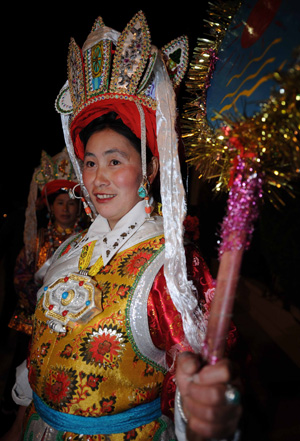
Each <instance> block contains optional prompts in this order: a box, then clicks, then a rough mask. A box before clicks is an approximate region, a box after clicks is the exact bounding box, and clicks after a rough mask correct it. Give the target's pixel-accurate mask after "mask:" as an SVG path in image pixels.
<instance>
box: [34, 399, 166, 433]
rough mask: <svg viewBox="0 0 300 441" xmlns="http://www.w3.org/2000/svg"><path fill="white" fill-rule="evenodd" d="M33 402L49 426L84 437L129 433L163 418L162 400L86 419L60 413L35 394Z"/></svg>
mask: <svg viewBox="0 0 300 441" xmlns="http://www.w3.org/2000/svg"><path fill="white" fill-rule="evenodd" d="M33 401H34V405H35V408H36V411H37V413H38V414H39V416H40V417H41V418H42V419H43V420H44V421H45V422H46V423H47V424H49V425H50V426H52V427H54V428H55V429H57V430H61V431H63V432H72V433H77V434H82V435H98V434H103V435H109V434H113V433H123V432H129V431H130V430H133V429H136V428H137V427H140V426H143V425H144V424H148V423H151V422H152V421H154V420H156V419H157V418H159V417H160V416H161V407H160V398H157V399H156V400H154V401H151V402H150V403H146V404H140V405H139V406H136V407H133V408H132V409H129V410H126V411H125V412H121V413H117V414H114V415H105V416H101V417H84V416H80V415H72V414H69V413H63V412H58V411H57V410H54V409H52V408H51V407H49V406H48V405H47V404H45V403H44V402H43V401H42V400H41V399H40V398H39V397H38V396H37V395H36V394H35V393H34V392H33Z"/></svg>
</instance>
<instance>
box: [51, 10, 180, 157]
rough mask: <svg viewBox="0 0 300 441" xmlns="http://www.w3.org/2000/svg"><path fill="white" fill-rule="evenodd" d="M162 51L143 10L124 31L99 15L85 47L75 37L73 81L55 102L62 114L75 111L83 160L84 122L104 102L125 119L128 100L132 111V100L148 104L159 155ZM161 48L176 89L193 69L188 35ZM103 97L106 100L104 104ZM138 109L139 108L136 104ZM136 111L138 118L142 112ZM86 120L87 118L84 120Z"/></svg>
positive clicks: (71, 62)
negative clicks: (158, 83) (81, 132)
mask: <svg viewBox="0 0 300 441" xmlns="http://www.w3.org/2000/svg"><path fill="white" fill-rule="evenodd" d="M158 52H159V51H158V49H157V48H156V47H155V46H153V45H151V40H150V32H149V28H148V25H147V22H146V19H145V16H144V13H143V12H142V11H140V12H138V13H137V14H136V15H135V16H134V17H133V18H132V20H131V21H130V22H129V23H128V25H127V26H126V28H125V29H124V30H123V32H122V33H119V32H117V31H115V30H113V29H111V28H108V27H106V26H105V25H104V22H103V20H102V18H101V17H99V18H97V20H96V21H95V23H94V26H93V28H92V31H91V33H90V34H89V36H88V38H87V40H86V42H85V43H84V46H83V48H82V50H81V49H80V48H79V47H78V45H77V44H76V42H75V40H74V39H71V41H70V45H69V54H68V81H67V82H66V84H65V85H64V87H63V88H62V89H61V91H60V93H59V95H58V97H57V99H56V104H55V106H56V109H57V111H58V112H59V113H61V114H65V115H70V120H69V124H70V133H71V137H72V140H73V143H74V148H75V153H76V154H77V155H78V156H79V157H81V158H82V151H80V150H81V149H80V147H79V144H80V141H79V140H78V136H77V134H78V133H77V132H78V131H79V130H81V128H82V126H83V125H87V120H89V118H94V117H95V116H94V113H95V112H96V109H98V110H99V104H100V105H101V108H102V109H103V113H105V112H108V111H110V110H114V108H115V109H116V111H117V113H118V114H119V115H120V113H121V115H120V117H121V118H122V115H124V114H126V112H127V110H126V111H125V110H123V112H122V110H121V108H122V107H123V106H122V104H125V106H126V109H128V103H129V102H134V103H140V104H141V105H142V107H143V110H144V112H145V118H146V127H147V142H148V145H149V147H150V148H151V150H152V153H153V154H155V153H156V152H154V151H153V145H154V144H155V142H154V140H155V109H156V99H155V87H156V85H155V78H154V75H153V68H154V65H155V62H156V59H157V56H158ZM161 52H162V58H163V59H164V62H165V65H166V68H167V71H168V73H169V76H170V78H171V81H172V84H173V87H174V88H176V87H177V86H178V85H179V83H180V82H181V80H182V78H183V76H184V74H185V72H186V69H187V64H188V40H187V37H185V36H182V37H179V38H177V39H175V40H173V41H172V42H171V43H169V44H167V45H165V46H164V47H163V48H162V49H161ZM103 100H105V101H106V103H103V102H102V101H103ZM112 101H114V102H115V103H114V104H113V103H112ZM100 102H102V103H100ZM97 103H98V105H97ZM87 108H89V109H87ZM132 108H133V111H134V112H137V109H136V106H135V105H134V106H133V107H132ZM89 112H91V115H89ZM81 114H84V117H80V115H81ZM136 114H137V117H138V113H136ZM99 116H100V115H99ZM131 116H132V115H131ZM131 116H127V119H126V115H124V118H125V121H123V122H124V123H125V124H129V126H130V123H129V120H132V118H131ZM82 118H84V120H85V121H84V122H83V121H81V120H82ZM122 119H123V118H122ZM149 119H152V120H153V121H152V124H151V126H152V127H153V130H152V132H153V133H151V129H150V126H149V123H148V122H149ZM130 128H132V127H130ZM133 131H134V132H135V130H133ZM137 132H138V133H135V134H136V135H137V136H138V137H139V138H140V127H138V128H137Z"/></svg>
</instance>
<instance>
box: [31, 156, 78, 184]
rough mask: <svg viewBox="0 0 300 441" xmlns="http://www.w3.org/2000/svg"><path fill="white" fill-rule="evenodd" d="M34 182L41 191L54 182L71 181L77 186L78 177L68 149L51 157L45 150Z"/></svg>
mask: <svg viewBox="0 0 300 441" xmlns="http://www.w3.org/2000/svg"><path fill="white" fill-rule="evenodd" d="M34 180H35V182H36V184H37V185H38V187H39V189H40V191H42V190H43V188H44V186H45V185H46V184H48V183H49V182H52V181H71V182H73V185H75V184H76V176H75V172H74V168H73V165H72V162H71V161H70V158H69V155H68V152H67V149H66V148H64V149H63V150H62V151H61V152H60V153H58V154H57V155H55V156H53V157H51V156H49V155H48V153H47V152H45V150H42V155H41V164H40V166H39V167H38V168H37V169H36V170H35V173H34Z"/></svg>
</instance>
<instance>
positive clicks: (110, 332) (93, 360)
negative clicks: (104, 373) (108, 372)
mask: <svg viewBox="0 0 300 441" xmlns="http://www.w3.org/2000/svg"><path fill="white" fill-rule="evenodd" d="M127 341H128V339H127V337H126V334H124V333H123V332H122V330H121V329H118V328H117V326H111V325H110V326H108V327H104V328H100V327H99V329H97V330H96V329H93V330H92V332H91V333H88V334H87V335H86V337H84V339H83V342H82V344H81V347H80V354H81V356H82V359H83V360H84V361H85V362H86V363H87V364H94V365H95V366H100V365H101V366H103V367H104V369H106V368H107V367H110V368H114V367H118V364H119V361H120V359H121V357H122V354H123V352H124V348H125V343H126V342H127Z"/></svg>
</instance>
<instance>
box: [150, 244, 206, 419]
mask: <svg viewBox="0 0 300 441" xmlns="http://www.w3.org/2000/svg"><path fill="white" fill-rule="evenodd" d="M186 259H187V273H188V278H189V279H190V280H193V283H194V286H195V287H196V289H197V292H198V297H199V303H200V304H201V308H202V309H203V311H204V312H205V311H206V296H205V294H207V293H209V292H210V291H211V290H213V279H212V277H211V275H210V272H209V270H208V268H207V266H206V264H205V262H204V260H203V258H202V257H201V255H200V253H199V251H198V250H197V249H196V248H195V247H194V246H188V247H187V248H186ZM148 321H149V328H150V334H151V337H152V341H153V343H154V345H155V346H156V347H158V348H160V349H164V350H165V351H166V353H167V363H168V366H169V368H170V370H169V371H168V373H167V375H166V377H165V380H164V385H163V391H162V411H163V414H165V415H167V416H169V417H170V418H173V410H174V394H175V388H176V387H175V383H174V373H175V369H174V366H173V364H174V359H175V356H176V353H177V352H178V351H179V352H180V351H185V350H191V348H190V347H189V345H188V343H187V341H186V340H185V337H184V332H183V327H182V320H181V315H180V313H179V312H178V311H177V309H176V308H175V306H174V304H173V302H172V300H171V297H170V294H169V292H168V289H167V286H166V280H165V277H164V272H163V268H162V269H161V270H160V271H159V273H158V274H157V276H156V278H155V280H154V283H153V286H152V289H151V291H150V294H149V298H148Z"/></svg>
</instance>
